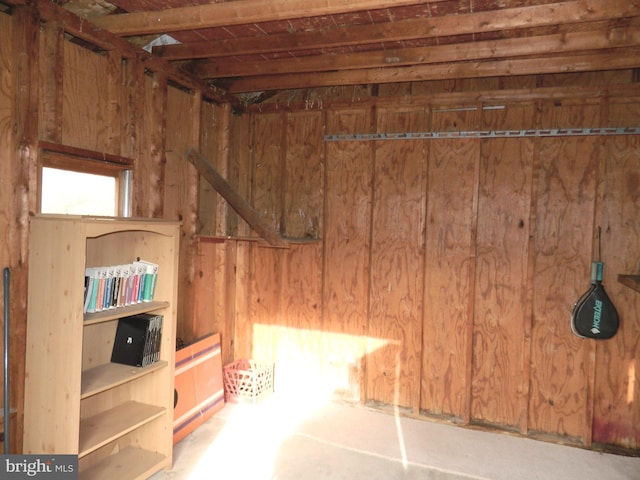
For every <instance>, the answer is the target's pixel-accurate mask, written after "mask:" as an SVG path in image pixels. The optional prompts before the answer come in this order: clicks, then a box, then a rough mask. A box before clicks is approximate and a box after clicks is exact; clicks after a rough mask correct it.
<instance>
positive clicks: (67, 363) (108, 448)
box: [23, 215, 180, 480]
mask: <svg viewBox="0 0 640 480" xmlns="http://www.w3.org/2000/svg"><path fill="white" fill-rule="evenodd" d="M179 239H180V224H179V223H178V222H172V221H163V220H151V219H137V220H133V219H123V218H100V217H81V216H60V215H36V216H33V217H31V219H30V236H29V288H28V293H27V297H28V298H27V352H26V363H25V369H26V375H25V378H26V379H25V395H24V397H25V403H24V435H23V453H25V454H74V453H75V454H77V455H78V458H79V461H78V467H79V477H80V478H83V479H91V480H94V479H102V478H105V479H107V478H109V479H113V478H118V479H119V480H130V479H131V480H133V479H142V478H148V477H149V476H151V475H153V474H154V473H155V472H157V471H158V470H161V469H163V468H170V467H171V463H172V451H173V436H172V433H173V429H172V422H173V418H172V415H171V412H172V411H173V392H174V378H175V375H174V369H175V328H176V304H177V280H176V279H177V272H178V252H179ZM137 259H144V260H146V261H149V262H153V263H154V264H157V265H158V275H157V281H156V284H155V295H154V299H155V300H154V301H151V302H140V303H137V304H134V305H130V306H126V307H119V308H112V309H109V310H104V311H101V312H97V313H90V314H85V313H83V309H84V303H85V302H84V294H85V282H84V277H85V269H86V268H87V267H99V266H104V265H121V264H128V263H131V262H133V261H135V260H137ZM143 313H152V314H154V315H162V317H163V323H162V334H161V336H160V341H159V343H160V345H159V359H158V361H157V362H155V363H153V364H151V365H148V366H146V367H132V366H128V365H123V364H118V363H111V354H112V350H113V346H114V343H115V338H116V330H117V327H118V323H119V322H118V320H119V319H120V318H122V317H128V316H132V315H139V314H143Z"/></svg>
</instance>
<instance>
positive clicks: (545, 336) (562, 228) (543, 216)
mask: <svg viewBox="0 0 640 480" xmlns="http://www.w3.org/2000/svg"><path fill="white" fill-rule="evenodd" d="M599 118H600V115H599V106H598V103H596V102H592V101H590V102H584V101H583V102H571V101H565V102H556V103H551V102H548V103H546V104H543V108H542V115H541V123H542V125H543V126H544V127H545V128H571V127H577V126H578V125H589V126H597V125H598V122H599ZM539 145H540V146H539V155H538V158H539V160H538V162H539V165H540V169H539V178H538V195H537V199H536V212H537V214H536V216H537V219H536V229H535V240H534V242H535V265H534V277H533V294H534V297H533V304H534V313H533V331H532V335H531V364H532V366H533V367H532V377H531V384H530V385H531V387H530V388H531V392H530V395H529V415H528V427H529V429H530V430H531V431H534V432H545V433H547V432H554V433H557V434H559V435H563V436H566V437H570V438H574V439H576V441H578V442H582V443H584V444H589V443H590V439H591V425H590V422H589V421H588V420H587V421H585V419H589V417H590V414H589V412H590V410H591V405H590V401H591V399H590V394H589V392H590V391H591V390H592V388H593V385H592V381H591V378H592V377H593V362H592V358H593V354H594V353H595V352H594V349H593V344H591V343H589V342H585V341H583V340H582V341H581V340H580V339H578V338H577V337H576V336H575V335H573V333H572V332H571V329H570V324H569V319H570V314H571V308H572V307H573V305H574V303H575V302H576V301H577V300H578V297H579V296H580V295H581V294H582V293H583V292H584V291H586V289H587V288H588V287H589V283H590V282H589V279H590V274H589V272H590V265H591V260H592V259H593V257H592V255H593V238H594V237H593V232H594V231H595V225H594V220H593V218H594V214H595V211H596V201H597V200H596V198H597V185H598V176H599V173H598V172H599V170H600V166H599V165H600V157H599V144H598V139H597V138H595V137H587V138H544V139H541V140H540V144H539ZM552 212H553V213H552ZM568 239H570V240H568ZM577 391H582V392H584V394H583V395H576V394H575V392H577Z"/></svg>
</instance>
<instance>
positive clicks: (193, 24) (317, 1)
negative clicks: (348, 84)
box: [90, 0, 445, 36]
mask: <svg viewBox="0 0 640 480" xmlns="http://www.w3.org/2000/svg"><path fill="white" fill-rule="evenodd" d="M441 1H445V0H349V1H345V0H242V1H235V2H222V3H211V4H205V5H193V6H189V7H179V8H169V9H166V10H157V11H144V12H133V13H123V14H118V15H105V16H101V17H93V18H91V19H90V21H92V22H94V23H95V24H96V25H98V26H99V27H102V28H104V29H105V30H109V31H110V32H111V33H115V34H117V35H122V36H130V35H145V34H151V33H167V32H175V31H179V30H197V29H200V28H210V27H222V26H229V25H242V24H248V23H260V22H270V21H274V20H290V19H294V18H304V17H314V16H320V15H335V14H341V13H350V12H358V11H363V10H378V9H382V8H391V7H400V6H405V5H419V4H425V3H436V2H441Z"/></svg>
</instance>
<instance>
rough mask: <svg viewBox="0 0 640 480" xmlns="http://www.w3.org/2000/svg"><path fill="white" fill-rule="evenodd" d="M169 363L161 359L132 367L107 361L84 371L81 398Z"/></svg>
mask: <svg viewBox="0 0 640 480" xmlns="http://www.w3.org/2000/svg"><path fill="white" fill-rule="evenodd" d="M167 365H168V363H167V362H166V361H165V360H160V361H158V362H156V363H153V364H151V365H147V366H146V367H132V366H130V365H123V364H120V363H106V364H104V365H99V366H97V367H94V368H91V369H89V370H86V371H84V372H82V386H81V387H80V392H81V393H80V398H87V397H90V396H92V395H95V394H97V393H100V392H104V391H105V390H109V389H110V388H113V387H117V386H118V385H122V384H124V383H127V382H130V381H132V380H135V379H136V378H140V377H142V376H144V375H148V374H150V373H152V372H155V371H158V370H160V369H162V368H166V367H167Z"/></svg>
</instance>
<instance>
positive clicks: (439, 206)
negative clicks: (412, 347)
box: [420, 139, 479, 418]
mask: <svg viewBox="0 0 640 480" xmlns="http://www.w3.org/2000/svg"><path fill="white" fill-rule="evenodd" d="M478 146H479V142H478V140H475V139H466V140H465V139H463V140H455V139H443V140H437V141H432V142H430V143H429V158H428V162H429V173H428V176H429V183H428V186H427V239H426V251H425V264H426V265H428V268H426V271H425V296H424V327H423V329H424V331H423V340H422V348H423V350H422V368H423V373H422V387H421V404H420V408H421V409H422V410H424V411H426V412H429V413H433V414H438V415H442V414H444V415H450V416H453V417H458V418H465V417H467V416H468V414H467V409H468V405H467V403H468V392H469V381H470V375H469V373H470V365H471V358H470V355H471V350H470V346H471V330H470V325H471V324H472V322H473V309H472V305H471V304H470V302H469V298H470V297H472V296H473V284H474V282H473V272H474V268H475V262H474V260H473V259H474V258H475V214H476V196H477V192H476V185H477V178H476V177H477V174H478V173H477V170H478V161H479V157H478Z"/></svg>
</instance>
